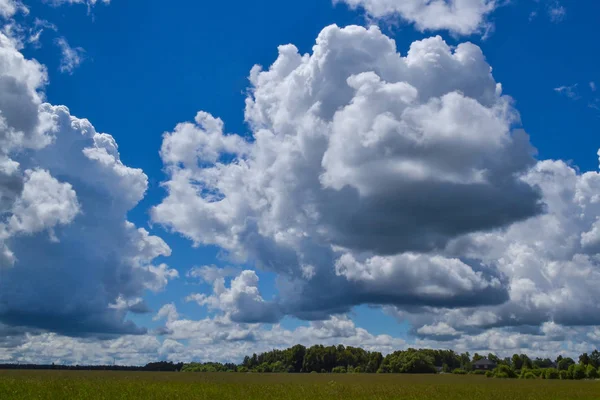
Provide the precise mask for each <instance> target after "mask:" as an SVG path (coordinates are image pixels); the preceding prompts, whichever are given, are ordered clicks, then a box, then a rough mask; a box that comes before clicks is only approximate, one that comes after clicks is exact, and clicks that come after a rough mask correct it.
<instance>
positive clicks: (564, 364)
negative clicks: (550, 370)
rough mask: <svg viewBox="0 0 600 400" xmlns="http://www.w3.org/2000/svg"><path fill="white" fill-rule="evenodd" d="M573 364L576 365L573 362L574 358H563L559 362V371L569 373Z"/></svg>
mask: <svg viewBox="0 0 600 400" xmlns="http://www.w3.org/2000/svg"><path fill="white" fill-rule="evenodd" d="M573 364H575V361H573V359H572V358H570V357H565V358H561V359H560V360H559V361H558V369H559V371H567V370H568V369H569V367H570V366H571V365H573Z"/></svg>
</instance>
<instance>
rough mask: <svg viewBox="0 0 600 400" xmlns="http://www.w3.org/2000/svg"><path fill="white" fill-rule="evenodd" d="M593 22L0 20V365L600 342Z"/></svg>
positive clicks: (42, 13) (332, 10)
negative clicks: (322, 349)
mask: <svg viewBox="0 0 600 400" xmlns="http://www.w3.org/2000/svg"><path fill="white" fill-rule="evenodd" d="M599 12H600V4H596V2H575V1H569V0H512V1H509V2H505V1H494V0H437V1H431V0H336V1H334V2H331V1H330V0H306V1H287V2H281V1H275V0H265V1H262V2H259V3H253V2H242V1H233V2H187V1H183V0H175V1H172V2H170V3H169V5H168V6H165V4H164V2H159V1H155V0H147V1H144V2H143V4H142V3H140V2H134V1H131V0H130V1H128V0H40V1H33V0H29V1H27V0H23V1H17V0H0V26H1V29H0V88H1V89H0V363H13V362H19V363H26V362H35V363H52V362H54V363H63V364H103V363H113V362H116V363H118V364H131V365H142V364H145V363H147V362H150V361H156V360H170V361H175V362H179V361H183V362H189V361H198V362H204V361H222V362H224V361H233V362H240V361H241V360H242V359H243V357H244V356H245V355H247V354H252V353H254V352H260V351H266V350H270V349H273V348H286V347H289V346H292V345H294V344H297V343H300V344H304V345H307V346H308V345H312V344H336V345H337V344H345V345H353V346H361V347H363V348H366V349H369V350H377V351H381V352H383V353H389V352H392V351H395V350H401V349H405V348H408V347H427V348H443V349H448V348H450V349H454V350H456V351H461V352H462V351H469V352H471V353H473V352H480V353H485V354H487V353H489V352H493V353H496V354H498V355H500V356H508V355H512V354H513V353H522V352H525V353H528V354H530V355H531V356H551V357H552V358H554V357H555V356H557V355H558V354H563V355H570V356H573V355H577V354H580V353H582V352H586V351H592V350H593V349H595V348H597V347H599V346H600V319H599V317H598V316H599V315H600V313H599V311H600V306H599V304H600V294H599V293H598V290H597V287H598V285H599V284H600V219H599V217H600V171H599V170H598V168H599V167H598V166H599V157H600V151H599V148H600V139H599V137H600V136H599V135H598V129H599V126H600V75H599V73H598V68H597V66H598V64H599V62H600V59H599V58H600V55H599V54H600V53H599V52H598V51H597V44H596V40H595V38H596V37H597V36H598V34H599V33H600V32H598V27H597V23H596V20H597V18H596V16H597V15H598V13H599Z"/></svg>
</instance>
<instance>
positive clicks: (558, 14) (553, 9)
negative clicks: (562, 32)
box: [548, 1, 567, 22]
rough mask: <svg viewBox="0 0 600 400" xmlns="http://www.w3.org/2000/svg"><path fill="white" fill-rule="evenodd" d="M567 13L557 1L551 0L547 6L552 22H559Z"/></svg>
mask: <svg viewBox="0 0 600 400" xmlns="http://www.w3.org/2000/svg"><path fill="white" fill-rule="evenodd" d="M566 15H567V9H566V8H565V7H563V6H562V5H561V4H560V3H559V2H558V1H554V2H552V3H551V4H550V5H549V6H548V16H549V17H550V21H552V22H561V21H562V20H564V19H565V17H566Z"/></svg>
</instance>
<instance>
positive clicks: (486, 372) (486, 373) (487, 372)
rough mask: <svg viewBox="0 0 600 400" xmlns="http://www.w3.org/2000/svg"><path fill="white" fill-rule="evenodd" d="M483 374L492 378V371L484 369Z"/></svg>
mask: <svg viewBox="0 0 600 400" xmlns="http://www.w3.org/2000/svg"><path fill="white" fill-rule="evenodd" d="M485 376H486V378H493V377H494V373H493V372H492V371H485Z"/></svg>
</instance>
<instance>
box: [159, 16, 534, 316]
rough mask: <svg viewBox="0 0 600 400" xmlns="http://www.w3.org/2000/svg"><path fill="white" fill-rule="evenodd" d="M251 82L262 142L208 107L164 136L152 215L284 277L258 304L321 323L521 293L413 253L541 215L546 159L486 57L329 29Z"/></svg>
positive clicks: (357, 30)
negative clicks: (405, 47)
mask: <svg viewBox="0 0 600 400" xmlns="http://www.w3.org/2000/svg"><path fill="white" fill-rule="evenodd" d="M250 81H251V83H252V88H251V90H250V95H249V97H248V98H247V99H246V113H245V115H246V120H247V122H248V124H249V125H250V127H251V128H252V132H253V135H254V140H253V141H246V140H244V139H242V138H241V137H239V136H237V135H226V134H224V132H223V123H222V122H221V121H220V120H218V119H216V118H214V117H211V116H209V115H208V114H206V113H200V114H199V117H198V118H197V120H196V123H195V124H192V123H185V124H179V125H178V126H177V127H176V129H175V131H174V132H172V133H167V134H165V136H164V143H163V148H162V151H161V156H162V158H163V162H164V163H165V167H166V170H167V172H168V174H169V179H168V181H167V182H165V183H164V187H165V188H166V189H167V191H168V196H167V197H166V198H165V199H164V200H163V202H162V203H161V204H160V205H158V206H157V207H155V208H153V209H152V218H153V220H154V221H156V222H158V223H161V224H163V225H165V226H167V227H168V228H170V229H172V230H174V231H176V232H179V233H181V234H183V235H185V236H186V237H188V238H190V239H191V240H192V241H194V242H195V243H196V244H204V245H216V246H219V247H221V248H222V249H223V250H225V251H227V252H228V253H229V254H228V255H229V257H230V258H231V260H232V261H236V262H249V263H253V264H255V265H256V266H258V267H259V268H263V269H266V270H269V271H273V272H275V273H276V274H277V275H278V279H277V285H278V289H279V297H278V298H277V299H275V300H273V301H266V302H261V301H258V302H253V304H260V305H261V309H262V308H263V306H265V305H268V306H269V307H271V306H273V307H274V308H273V310H277V312H279V310H282V312H283V313H284V314H292V315H296V316H299V317H301V318H306V319H311V320H312V319H322V318H327V317H328V316H329V315H331V314H336V313H340V312H345V311H347V310H348V309H350V308H351V307H352V306H354V305H356V304H363V303H372V304H403V305H410V304H413V305H416V304H421V305H427V304H429V305H433V304H439V302H440V299H441V298H444V300H445V301H446V302H447V303H448V304H454V305H459V304H466V303H467V302H469V301H470V302H472V305H476V304H481V303H482V302H483V303H486V304H490V303H493V304H497V303H498V302H502V301H504V299H506V298H507V297H508V288H507V287H506V286H505V285H504V284H503V281H502V279H501V277H499V276H497V275H498V274H497V271H494V270H490V269H487V268H486V267H485V266H482V265H476V264H472V263H466V262H465V261H464V260H462V259H461V258H460V257H453V259H446V258H444V257H435V256H434V257H429V256H418V255H414V256H411V255H400V254H402V253H406V252H409V253H420V252H429V251H433V250H436V249H441V248H443V247H444V246H445V245H446V243H448V241H450V240H452V239H454V238H455V237H457V236H460V235H463V234H466V233H471V232H475V231H480V230H483V231H485V230H491V229H496V228H501V227H505V226H508V225H510V224H511V223H513V222H515V221H519V220H522V219H526V218H528V217H531V216H534V215H537V214H538V213H539V212H541V210H542V208H541V205H540V203H539V199H540V196H539V193H538V191H537V189H536V188H535V187H532V186H530V185H528V184H527V183H525V182H523V181H522V180H521V178H520V176H522V175H523V174H525V173H526V172H527V170H528V169H529V168H530V167H531V166H532V165H533V164H534V159H533V157H532V154H533V152H534V150H533V149H532V147H531V145H530V144H529V140H528V137H527V135H526V134H525V133H524V132H523V131H521V130H519V129H514V127H515V126H517V125H518V121H519V119H518V113H517V112H516V110H514V109H513V107H512V100H511V99H510V98H509V97H507V96H504V95H502V92H501V86H500V84H498V83H497V82H496V81H495V80H494V78H493V76H492V75H491V73H490V66H489V65H488V64H487V63H486V61H485V58H484V56H483V54H482V52H481V50H480V49H479V47H477V46H475V45H473V44H470V43H463V44H460V45H458V46H457V47H456V48H454V49H452V48H450V47H449V46H448V45H447V44H446V43H445V42H444V41H443V40H442V39H441V38H440V37H433V38H430V39H425V40H422V41H417V42H415V43H413V44H412V45H411V47H410V50H409V52H408V54H407V55H406V56H405V57H401V56H400V55H399V54H398V52H397V49H396V47H395V43H394V41H393V40H391V39H389V38H388V37H386V36H385V35H383V34H382V33H381V32H380V31H379V29H378V28H376V27H371V28H369V29H364V28H361V27H356V26H351V27H347V28H344V29H340V28H338V27H337V26H330V27H327V28H325V29H324V30H323V31H322V32H321V34H320V35H319V37H318V38H317V43H316V45H315V47H314V48H313V52H312V54H306V55H300V54H299V53H298V51H297V49H296V48H295V47H294V46H293V45H286V46H281V47H280V48H279V57H278V58H277V60H276V61H275V62H274V63H273V65H272V66H271V67H270V68H269V69H268V70H262V68H260V67H254V68H253V69H252V71H251V74H250ZM225 156H226V157H225ZM441 216H443V217H441ZM341 257H342V258H341ZM340 259H341V260H346V261H349V262H345V263H341V264H339V265H338V266H339V267H341V268H338V271H337V273H336V268H335V265H336V261H337V260H340ZM352 260H354V261H353V262H350V261H352ZM449 265H453V266H454V268H450V267H449ZM431 277H435V278H431ZM427 278H431V279H434V281H432V282H427V281H426V279H427ZM421 281H424V283H423V284H422V285H416V284H415V285H409V284H406V282H421ZM403 282H404V283H403ZM247 283H248V282H247ZM395 285H396V286H398V285H400V286H402V285H404V286H402V287H405V288H407V290H406V291H394V290H393V288H394V286H395ZM428 285H429V286H428ZM244 287H245V288H254V289H255V287H256V285H254V284H250V283H248V285H246V286H244ZM254 289H252V290H254ZM483 293H486V295H483ZM478 294H479V295H478ZM263 303H266V304H263ZM274 304H277V307H275V305H274ZM267 316H269V317H270V318H271V317H272V314H264V317H265V318H266V317H267ZM236 318H237V319H238V320H243V317H242V316H239V317H236Z"/></svg>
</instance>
